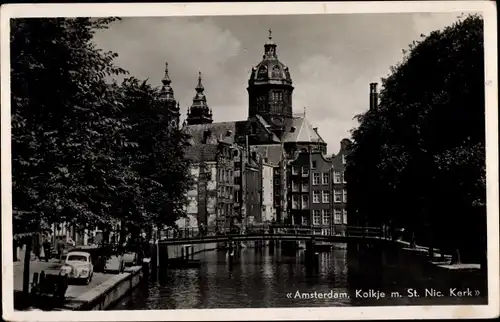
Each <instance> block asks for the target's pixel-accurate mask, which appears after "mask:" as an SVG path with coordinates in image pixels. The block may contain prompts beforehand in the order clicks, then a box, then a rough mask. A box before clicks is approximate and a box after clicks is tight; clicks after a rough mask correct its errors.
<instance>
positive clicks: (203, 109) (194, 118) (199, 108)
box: [186, 72, 213, 125]
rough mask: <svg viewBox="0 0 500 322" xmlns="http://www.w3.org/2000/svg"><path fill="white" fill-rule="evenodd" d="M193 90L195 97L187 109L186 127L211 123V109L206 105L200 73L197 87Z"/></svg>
mask: <svg viewBox="0 0 500 322" xmlns="http://www.w3.org/2000/svg"><path fill="white" fill-rule="evenodd" d="M195 89H196V95H195V96H194V98H193V104H192V105H191V107H190V108H189V109H188V113H187V119H186V123H187V125H194V124H207V123H212V122H213V120H212V109H211V108H209V107H208V105H207V98H206V96H205V93H204V91H205V88H204V87H203V84H202V83H201V72H199V73H198V85H197V86H196V88H195Z"/></svg>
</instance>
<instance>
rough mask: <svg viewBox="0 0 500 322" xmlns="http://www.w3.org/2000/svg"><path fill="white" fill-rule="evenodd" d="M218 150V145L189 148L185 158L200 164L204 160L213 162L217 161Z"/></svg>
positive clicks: (201, 145)
mask: <svg viewBox="0 0 500 322" xmlns="http://www.w3.org/2000/svg"><path fill="white" fill-rule="evenodd" d="M217 149H218V146H217V144H200V145H194V146H188V147H187V148H186V150H185V152H184V157H185V158H186V159H188V160H190V161H191V162H193V163H199V162H201V161H202V160H203V161H205V162H212V161H216V160H217Z"/></svg>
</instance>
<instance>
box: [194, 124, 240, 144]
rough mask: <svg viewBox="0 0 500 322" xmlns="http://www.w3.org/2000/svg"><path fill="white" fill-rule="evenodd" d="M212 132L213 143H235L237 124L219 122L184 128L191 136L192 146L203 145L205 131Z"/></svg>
mask: <svg viewBox="0 0 500 322" xmlns="http://www.w3.org/2000/svg"><path fill="white" fill-rule="evenodd" d="M206 130H208V131H210V136H211V141H212V142H214V143H215V142H217V141H223V142H225V143H230V144H232V143H234V138H235V134H236V133H235V132H236V122H217V123H210V124H195V125H187V126H185V127H184V131H185V133H187V134H189V135H190V136H191V145H199V144H202V141H203V135H204V133H205V131H206Z"/></svg>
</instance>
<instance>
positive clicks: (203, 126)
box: [162, 32, 334, 234]
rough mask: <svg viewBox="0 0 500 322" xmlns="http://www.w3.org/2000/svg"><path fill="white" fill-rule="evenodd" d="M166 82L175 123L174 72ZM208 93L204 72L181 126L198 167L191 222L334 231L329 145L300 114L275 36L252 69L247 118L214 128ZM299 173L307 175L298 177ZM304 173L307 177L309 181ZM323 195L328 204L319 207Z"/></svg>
mask: <svg viewBox="0 0 500 322" xmlns="http://www.w3.org/2000/svg"><path fill="white" fill-rule="evenodd" d="M163 84H164V87H163V89H162V92H163V93H164V94H163V95H164V96H165V100H166V101H168V102H169V107H170V108H171V109H172V111H173V113H174V116H175V118H174V119H175V120H173V121H172V122H173V123H172V124H173V125H175V122H178V115H179V112H178V111H179V106H178V103H176V102H175V99H174V98H173V91H172V90H171V87H170V79H169V77H168V71H166V76H165V79H164V80H163ZM204 90H205V89H204V86H203V84H202V75H201V73H200V74H199V77H198V84H197V86H196V87H195V96H194V98H193V103H192V104H191V106H190V107H189V108H188V112H187V118H186V120H185V121H184V123H183V124H182V130H183V131H185V133H187V134H189V135H190V137H191V142H190V147H189V148H188V149H187V152H186V157H187V158H189V159H190V160H191V161H192V168H193V169H192V173H193V174H195V181H196V182H197V183H196V187H193V190H192V191H190V192H189V198H190V200H191V202H190V205H189V206H188V207H187V209H186V210H187V213H188V217H189V218H192V219H193V221H196V222H199V221H201V222H204V223H205V224H206V225H208V226H216V227H218V228H222V227H227V226H228V225H231V224H234V223H236V224H237V225H241V226H245V225H247V224H251V223H253V222H257V223H259V222H278V223H283V224H295V225H307V226H310V225H314V224H317V225H318V228H319V231H318V233H322V234H330V233H332V231H333V230H334V227H333V220H332V219H333V218H332V217H333V198H332V197H333V196H332V188H333V186H332V182H333V180H332V174H333V170H332V166H333V163H332V159H331V158H329V157H327V156H326V152H327V144H326V142H325V141H324V140H323V139H322V137H321V136H320V134H319V132H318V128H316V127H313V126H312V125H311V123H310V122H309V120H308V119H307V117H306V114H305V112H304V113H303V114H295V113H294V110H293V104H292V103H293V91H294V87H293V81H292V77H291V73H290V70H289V68H288V66H286V65H285V64H284V63H282V62H281V61H280V60H279V59H278V53H277V45H276V44H275V43H274V42H273V40H272V37H271V32H270V34H269V39H268V41H267V42H266V43H265V44H264V53H263V57H262V60H261V61H260V62H259V63H258V64H256V65H255V66H254V67H253V68H252V71H251V75H250V78H249V80H248V87H247V92H248V117H247V119H246V120H239V121H233V122H214V117H216V115H214V113H213V112H212V109H211V108H210V107H209V104H208V100H207V97H206V95H205V92H204ZM313 165H314V166H315V167H313ZM207 169H210V170H207ZM295 169H300V175H299V176H296V174H295V172H294V171H295ZM207 171H208V172H209V174H207V173H206V172H207ZM318 171H319V172H318ZM316 172H318V173H316ZM303 173H308V175H307V178H305V177H303V175H302V174H303ZM318 175H319V176H320V181H319V183H318V181H316V179H317V178H316V176H318ZM299 177H300V178H299ZM294 178H296V179H298V180H299V181H300V183H299V184H300V185H301V186H304V185H305V184H306V183H307V184H308V185H310V186H311V187H308V188H307V190H305V188H304V191H302V189H299V191H294V189H295V187H296V184H297V182H299V181H297V182H295V179H294ZM313 185H314V186H316V187H315V188H314V189H313ZM319 188H321V189H319ZM318 189H319V190H318ZM317 190H318V191H319V192H318V191H317ZM306 191H307V193H306ZM317 193H319V194H320V196H321V197H320V198H321V199H320V201H321V202H315V201H316V200H317V196H316V194H317ZM200 194H204V196H203V197H200ZM299 194H300V195H299ZM306 194H307V196H306ZM297 200H298V202H299V203H298V204H297V202H296V201H297ZM318 218H319V219H318ZM228 223H230V224H228ZM191 226H194V225H191Z"/></svg>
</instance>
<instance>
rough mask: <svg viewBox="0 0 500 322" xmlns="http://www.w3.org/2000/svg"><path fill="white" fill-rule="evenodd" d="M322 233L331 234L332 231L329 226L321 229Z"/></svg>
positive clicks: (324, 234)
mask: <svg viewBox="0 0 500 322" xmlns="http://www.w3.org/2000/svg"><path fill="white" fill-rule="evenodd" d="M321 234H322V235H323V236H330V235H331V231H330V229H328V228H327V229H322V230H321Z"/></svg>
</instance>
